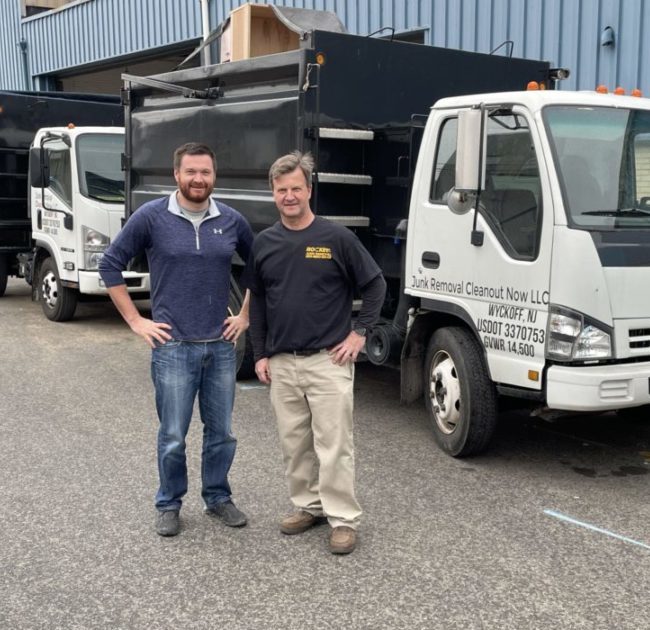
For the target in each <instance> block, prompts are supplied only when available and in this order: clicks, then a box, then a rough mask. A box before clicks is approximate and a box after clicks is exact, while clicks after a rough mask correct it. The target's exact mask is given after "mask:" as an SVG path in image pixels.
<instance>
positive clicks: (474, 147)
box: [454, 108, 486, 194]
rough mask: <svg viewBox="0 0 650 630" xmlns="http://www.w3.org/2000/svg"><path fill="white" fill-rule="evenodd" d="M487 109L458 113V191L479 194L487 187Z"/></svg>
mask: <svg viewBox="0 0 650 630" xmlns="http://www.w3.org/2000/svg"><path fill="white" fill-rule="evenodd" d="M484 123H485V110H484V109H483V108H480V109H469V110H465V111H461V112H459V113H458V136H457V140H456V185H455V186H454V188H455V189H456V190H457V191H458V192H465V193H472V194H477V193H478V192H479V191H481V190H483V189H484V188H485V146H486V142H485V138H484V134H485V124H484Z"/></svg>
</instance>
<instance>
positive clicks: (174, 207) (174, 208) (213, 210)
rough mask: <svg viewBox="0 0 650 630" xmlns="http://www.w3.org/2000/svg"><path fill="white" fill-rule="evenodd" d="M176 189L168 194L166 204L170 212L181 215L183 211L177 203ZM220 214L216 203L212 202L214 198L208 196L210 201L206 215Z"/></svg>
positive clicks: (216, 215)
mask: <svg viewBox="0 0 650 630" xmlns="http://www.w3.org/2000/svg"><path fill="white" fill-rule="evenodd" d="M176 192H177V191H176V190H175V191H174V192H173V193H172V194H171V195H169V203H168V204H167V210H169V211H170V212H171V213H172V214H176V215H178V216H179V217H182V216H183V213H182V212H181V207H180V206H179V205H178V199H177V198H176ZM220 214H221V212H219V208H217V204H216V203H215V202H214V199H213V198H212V197H210V203H209V205H208V213H207V214H206V215H205V216H207V217H218V216H219V215H220Z"/></svg>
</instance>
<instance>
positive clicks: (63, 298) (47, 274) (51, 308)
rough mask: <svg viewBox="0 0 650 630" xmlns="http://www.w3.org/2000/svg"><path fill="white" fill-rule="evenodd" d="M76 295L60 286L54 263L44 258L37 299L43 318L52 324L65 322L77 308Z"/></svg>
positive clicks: (72, 290) (50, 259) (74, 292)
mask: <svg viewBox="0 0 650 630" xmlns="http://www.w3.org/2000/svg"><path fill="white" fill-rule="evenodd" d="M78 297H79V296H78V294H77V292H76V291H75V290H74V289H69V288H68V287H64V286H63V285H62V284H61V279H60V278H59V272H58V270H57V268H56V263H55V262H54V260H52V258H46V259H45V260H44V261H43V263H42V265H41V274H40V282H39V298H40V301H41V306H42V307H43V313H45V317H47V318H48V319H50V320H52V321H53V322H67V321H68V320H70V319H72V316H73V315H74V312H75V309H76V308H77V299H78Z"/></svg>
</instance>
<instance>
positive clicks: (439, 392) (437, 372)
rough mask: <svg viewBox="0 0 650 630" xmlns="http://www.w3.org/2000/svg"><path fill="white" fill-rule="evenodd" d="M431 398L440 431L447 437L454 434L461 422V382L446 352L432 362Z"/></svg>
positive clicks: (440, 353) (438, 355) (436, 356)
mask: <svg viewBox="0 0 650 630" xmlns="http://www.w3.org/2000/svg"><path fill="white" fill-rule="evenodd" d="M429 398H430V399H431V410H432V412H433V416H434V418H435V421H436V424H437V425H438V427H439V428H440V430H441V431H442V432H443V433H445V434H447V435H449V434H451V433H453V432H454V431H455V430H456V427H457V426H458V424H459V422H460V412H461V395H460V381H459V380H458V372H457V370H456V365H455V364H454V362H453V360H452V358H451V357H450V356H449V355H448V354H447V353H446V352H444V351H440V352H437V353H436V355H435V356H434V357H433V361H432V362H431V372H430V374H429Z"/></svg>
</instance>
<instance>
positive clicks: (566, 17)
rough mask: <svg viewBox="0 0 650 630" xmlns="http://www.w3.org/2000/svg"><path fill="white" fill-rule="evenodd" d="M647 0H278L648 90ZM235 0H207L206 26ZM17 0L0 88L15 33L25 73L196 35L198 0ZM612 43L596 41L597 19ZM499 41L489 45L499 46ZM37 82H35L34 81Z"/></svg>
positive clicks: (580, 77)
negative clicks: (31, 13)
mask: <svg viewBox="0 0 650 630" xmlns="http://www.w3.org/2000/svg"><path fill="white" fill-rule="evenodd" d="M648 2H650V0H396V1H395V2H389V1H388V0H284V1H282V0H279V1H278V2H277V3H278V4H286V5H290V6H296V7H305V8H314V9H325V10H329V11H335V12H336V13H337V14H338V15H339V17H340V18H341V20H342V21H343V22H344V24H345V25H346V26H347V28H348V30H349V31H350V32H353V33H359V34H368V33H372V32H374V31H377V30H378V29H380V28H382V27H386V26H390V27H393V28H394V29H395V30H397V31H405V30H410V29H418V28H422V29H424V37H425V43H427V44H432V45H435V46H449V47H452V48H462V49H464V50H472V51H480V52H490V51H492V50H493V49H495V48H497V46H499V45H500V44H501V43H503V42H504V41H506V40H512V42H513V45H512V48H513V50H512V52H513V54H514V55H516V56H523V57H529V58H543V59H547V60H550V61H551V62H553V63H554V64H555V65H558V66H565V67H569V68H570V69H571V70H572V75H571V78H570V79H569V81H568V82H566V83H565V84H564V85H563V87H564V88H565V89H567V88H568V89H593V88H594V87H595V86H596V85H597V84H599V83H605V84H606V85H608V86H609V87H610V88H613V87H615V86H616V85H622V86H624V87H625V88H627V89H630V88H632V87H641V88H642V89H643V91H644V94H647V95H650V73H649V70H650V68H649V64H650V55H649V53H650V49H649V47H650V41H648V38H645V37H643V34H644V33H647V32H650V7H648ZM240 4H242V2H241V0H211V2H210V13H211V26H212V27H213V28H214V27H215V26H216V25H217V24H218V23H219V22H221V21H222V20H223V19H224V18H225V17H226V16H227V15H228V13H229V11H230V10H231V9H233V8H235V7H237V6H239V5H240ZM19 6H20V0H3V2H2V3H1V4H0V36H1V38H0V55H1V57H0V59H2V61H1V62H0V88H5V89H7V88H23V87H24V78H23V71H22V65H21V58H20V50H19V48H18V45H17V43H18V41H19V40H20V39H21V38H24V39H25V40H26V41H27V43H28V53H29V65H30V72H31V74H32V75H33V76H41V75H48V74H55V73H57V72H62V71H70V70H71V69H74V68H82V67H84V66H89V65H92V64H98V63H101V62H104V61H107V60H110V59H112V58H116V57H122V58H123V57H126V56H129V55H136V54H141V53H150V52H152V51H154V50H157V49H159V48H163V47H165V46H170V45H177V44H179V43H182V42H186V43H189V42H192V41H194V40H196V39H198V38H199V37H200V35H201V19H200V5H199V2H198V0H77V2H75V3H73V4H71V5H70V6H68V7H66V8H65V9H63V10H59V11H55V12H52V13H48V14H44V15H42V16H36V17H33V18H29V19H26V20H21V18H20V13H19ZM607 26H610V27H612V29H613V33H614V38H615V42H614V45H613V46H602V45H601V41H600V40H601V35H602V32H603V30H604V29H605V27H607ZM506 53H507V47H502V48H500V49H499V50H498V52H497V54H506ZM39 85H40V84H39V82H38V81H37V82H35V87H38V86H39Z"/></svg>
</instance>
